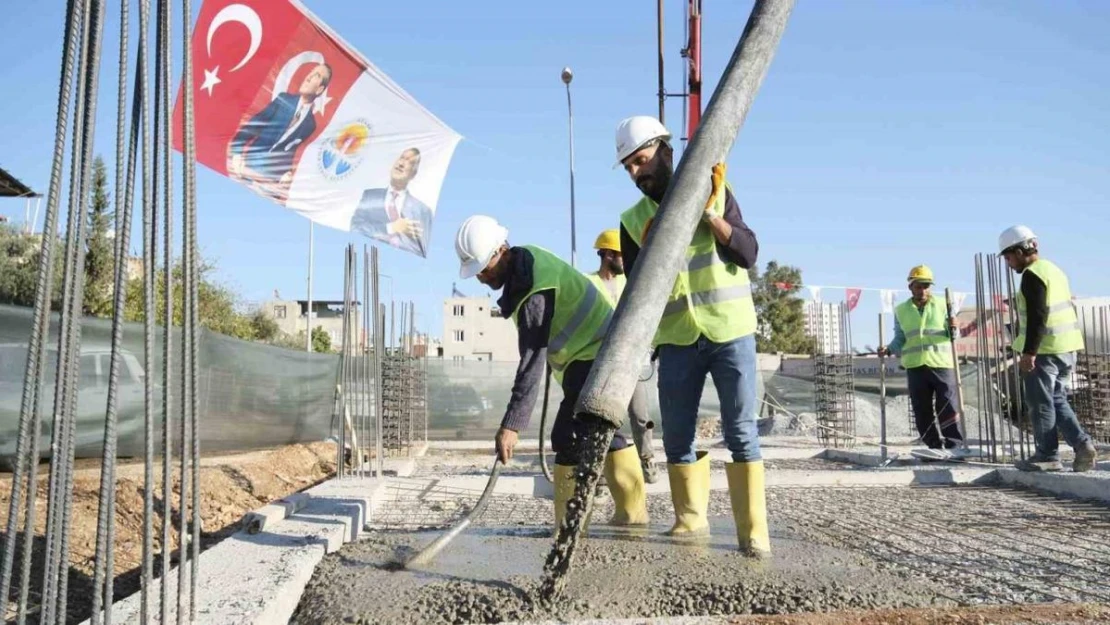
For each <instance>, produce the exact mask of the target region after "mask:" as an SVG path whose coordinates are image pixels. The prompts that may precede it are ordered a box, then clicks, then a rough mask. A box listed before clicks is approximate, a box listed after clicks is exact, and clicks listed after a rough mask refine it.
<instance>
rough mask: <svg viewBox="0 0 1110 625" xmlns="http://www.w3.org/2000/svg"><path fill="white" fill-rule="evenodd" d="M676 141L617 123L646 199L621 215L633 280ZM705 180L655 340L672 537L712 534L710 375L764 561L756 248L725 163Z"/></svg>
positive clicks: (650, 122) (749, 546)
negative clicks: (705, 194) (706, 416)
mask: <svg viewBox="0 0 1110 625" xmlns="http://www.w3.org/2000/svg"><path fill="white" fill-rule="evenodd" d="M670 141H671V133H670V132H669V131H668V130H667V129H666V128H665V127H664V126H663V124H661V123H659V120H657V119H655V118H654V117H649V116H637V117H629V118H627V119H625V120H624V121H622V122H621V123H620V124H619V125H618V126H617V163H618V164H619V165H621V166H623V167H624V170H625V171H626V172H627V173H628V176H629V177H630V178H631V179H632V181H633V182H634V183H635V184H636V187H637V188H638V189H639V190H640V191H641V192H642V193H643V197H641V198H640V200H639V201H638V202H637V203H636V204H635V205H633V206H632V208H629V209H628V210H626V211H625V212H624V213H623V214H622V215H621V252H622V253H623V256H624V264H625V267H626V269H627V271H628V273H629V275H630V276H631V275H634V272H635V271H636V257H637V255H638V254H639V251H640V248H642V247H643V246H644V245H645V243H646V241H647V240H648V238H649V237H650V236H651V225H652V222H653V221H654V219H655V214H656V211H658V210H659V204H660V202H662V201H663V196H664V195H665V194H666V192H667V187H669V186H670V183H671V178H672V177H673V176H674V163H673V156H674V152H673V151H672V149H671V144H670ZM705 174H706V175H711V176H712V192H711V194H710V196H709V198H708V200H707V201H706V204H705V212H704V214H703V216H702V219H701V222H700V223H699V224H698V225H697V229H696V230H695V231H694V236H693V239H691V241H690V244H689V246H688V247H687V249H686V264H685V266H684V267H682V269H681V271H680V272H679V274H678V277H677V279H676V280H675V283H674V286H673V288H672V290H671V294H670V296H669V297H668V299H667V304H666V307H665V308H664V309H663V317H662V319H661V320H660V322H659V328H658V329H657V330H656V333H655V338H654V340H653V341H652V343H653V345H655V346H656V347H657V348H658V350H659V408H660V412H661V413H662V420H663V449H664V450H665V451H666V453H667V477H668V478H669V480H670V486H671V502H672V503H673V504H674V511H675V523H674V526H673V527H672V528H671V529H670V531H669V532H668V533H669V534H671V535H679V536H681V535H691V534H694V535H697V534H706V533H708V532H709V519H708V517H707V512H708V508H709V456H708V454H707V452H705V451H698V450H697V448H696V445H695V438H696V434H697V422H698V412H699V411H698V408H699V406H700V404H701V395H702V391H703V390H704V388H705V377H706V375H711V376H713V384H714V386H716V387H717V396H718V398H719V399H720V402H721V431H722V433H723V434H724V439H725V445H727V446H728V450H729V451H730V452H731V453H732V462H730V463H728V464H726V465H725V473H726V475H727V476H728V490H729V495H730V498H731V503H732V514H733V518H734V519H735V521H736V534H737V540H738V542H739V544H740V550H741V551H742V552H743V553H745V554H746V555H748V556H751V557H764V556H768V555H770V553H771V540H770V535H769V532H768V528H767V503H766V490H765V486H764V472H763V471H764V467H763V456H762V453H761V451H760V445H759V429H758V427H757V425H756V413H757V410H756V408H757V406H758V402H759V400H758V398H757V397H756V376H757V375H758V372H757V370H756V353H755V331H756V328H757V326H758V323H757V319H756V314H755V305H754V302H753V301H752V290H751V284H750V282H749V279H748V270H749V269H750V268H752V267H754V266H755V263H756V256H757V254H758V251H759V244H758V242H757V241H756V238H755V233H754V232H752V230H751V228H749V227H748V226H747V224H745V223H744V219H743V217H742V216H741V214H740V207H739V205H738V204H737V202H736V198H735V197H733V194H732V190H731V187H730V186H729V184H728V183H727V182H726V181H725V165H724V163H718V164H717V165H715V166H714V167H713V170H712V172H705Z"/></svg>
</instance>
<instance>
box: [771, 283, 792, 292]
mask: <svg viewBox="0 0 1110 625" xmlns="http://www.w3.org/2000/svg"><path fill="white" fill-rule="evenodd" d="M775 287H776V288H778V289H779V290H780V291H789V290H790V289H792V288H794V285H793V284H790V283H789V282H776V283H775Z"/></svg>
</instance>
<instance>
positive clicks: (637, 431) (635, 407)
mask: <svg viewBox="0 0 1110 625" xmlns="http://www.w3.org/2000/svg"><path fill="white" fill-rule="evenodd" d="M594 249H595V250H597V256H598V258H599V259H600V261H601V265H600V266H599V267H598V269H597V271H595V272H593V273H588V274H586V277H587V278H589V279H590V282H593V283H594V286H596V287H597V288H598V290H600V291H601V293H602V294H603V295H605V297H606V299H608V300H609V303H610V304H612V305H613V307H614V308H616V306H617V302H618V301H620V298H621V294H622V293H624V286H625V284H627V282H628V281H627V280H626V279H625V277H624V258H623V257H622V256H621V234H620V231H619V230H617V229H615V228H614V229H611V230H606V231H604V232H602V233H601V234H599V235H597V240H596V241H594ZM653 374H654V371H653V370H652V364H651V362H650V360H649V359H648V358H645V359H644V371H643V372H642V374H641V375H640V381H639V382H638V383H637V384H636V390H635V391H634V392H633V393H632V403H630V404H629V405H628V424H629V426H630V427H631V428H632V441H633V442H634V443H635V444H636V449H637V450H638V451H639V453H640V464H641V466H642V467H643V471H644V481H646V482H647V483H649V484H654V483H655V482H656V481H657V480H658V479H659V474H658V473H657V472H656V470H655V461H654V456H655V452H654V450H653V448H652V434H653V430H654V429H655V423H654V422H653V421H652V420H651V416H650V415H649V414H648V393H649V389H648V380H650V379H651V377H652V375H653Z"/></svg>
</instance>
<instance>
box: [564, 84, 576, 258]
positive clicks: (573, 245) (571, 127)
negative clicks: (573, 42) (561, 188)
mask: <svg viewBox="0 0 1110 625" xmlns="http://www.w3.org/2000/svg"><path fill="white" fill-rule="evenodd" d="M562 76H563V84H564V85H566V86H567V119H568V121H569V133H570V266H571V267H576V266H577V265H576V260H577V258H576V257H577V255H578V245H577V239H576V236H575V234H576V228H575V222H574V109H573V108H572V107H571V104H570V81H572V80H574V73H573V72H571V71H570V68H569V67H564V68H563V74H562Z"/></svg>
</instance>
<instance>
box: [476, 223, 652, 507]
mask: <svg viewBox="0 0 1110 625" xmlns="http://www.w3.org/2000/svg"><path fill="white" fill-rule="evenodd" d="M508 239H509V231H508V230H507V229H506V228H505V227H503V226H502V225H501V224H499V223H497V221H496V220H495V219H493V218H492V217H486V216H484V215H475V216H473V217H470V218H469V219H467V220H466V221H464V222H463V224H462V226H461V227H460V228H459V231H458V233H457V235H456V236H455V252H456V253H457V254H458V256H459V262H460V263H461V269H460V276H461V277H462V278H464V279H467V278H474V277H476V278H478V281H479V282H481V283H482V284H485V285H486V286H488V287H490V288H491V289H493V290H495V291H497V290H500V291H501V297H500V298H499V299H498V300H497V305H498V307H499V308H500V311H501V314H502V315H503V316H504V317H507V318H510V319H512V320H513V322H514V323H515V324H516V327H517V331H518V333H519V337H518V342H519V345H520V365H519V367H518V368H517V373H516V379H515V381H514V383H513V389H512V395H511V397H510V398H509V405H508V407H507V408H506V409H505V416H504V418H503V419H502V421H501V427H500V429H498V431H497V435H496V437H495V439H494V446H495V449H496V452H497V455H498V457H499V458H500V460H501V461H502V462H505V463H508V462H509V461H510V460H512V458H513V450H514V448H515V447H516V445H517V442H518V440H519V432H520V431H521V430H522V429H524V428H526V427H527V426H528V422H529V420H530V417H531V415H532V410H533V409H534V408H535V405H536V398H537V397H538V396H539V393H540V387H541V383H542V381H543V375H544V364H545V362H546V364H547V365H548V366H550V367H551V370H552V372H553V374H554V376H555V379H556V380H558V381H559V384H560V385H561V386H562V389H563V401H562V403H560V404H559V411H558V413H557V414H556V416H555V423H554V424H553V426H552V430H551V447H552V448H553V449H554V450H555V475H554V481H555V524H556V527H558V526H559V525H560V524H561V523H562V521H563V519H564V517H565V513H566V506H567V501H569V500H570V498H571V496H572V495H573V494H574V484H575V468H576V466H577V465H578V461H579V459H580V458H579V456H580V448H579V446H580V445H581V444H582V442H583V440H584V439H585V434H586V432H585V423H584V421H583V420H582V419H577V418H575V414H574V406H575V404H576V403H577V402H578V395H579V394H580V393H581V391H582V387H583V385H584V384H585V383H586V377H587V376H588V375H589V373H590V367H591V366H592V365H593V361H594V358H595V357H596V356H597V352H598V349H599V348H600V347H601V340H602V339H603V338H604V336H605V333H606V331H607V330H608V328H609V322H610V320H611V319H612V316H613V306H612V305H611V304H610V303H609V301H608V300H607V299H606V298H605V297H604V296H602V295H601V293H600V292H599V291H598V290H597V288H595V287H594V285H593V284H591V283H590V281H589V280H588V279H587V278H586V276H584V275H582V273H580V272H579V271H577V270H575V269H574V268H573V267H571V266H570V265H569V264H567V263H566V262H564V261H563V260H562V259H560V258H559V257H557V256H555V255H554V254H552V253H551V252H548V251H547V250H545V249H543V248H540V247H537V246H534V245H523V246H519V247H513V246H510V245H509V243H508ZM604 472H605V477H606V479H607V481H608V484H609V490H610V491H611V492H612V494H613V502H614V504H615V507H616V510H615V512H614V515H613V517H612V519H611V521H610V522H611V523H613V524H616V525H646V524H647V522H648V513H647V499H646V494H645V490H644V476H643V472H642V470H641V468H640V463H639V459H638V456H637V454H636V449H635V448H634V447H633V446H632V445H630V444H629V443H628V441H627V440H626V439H625V438H624V437H623V436H622V435H621V434H620V433H619V432H618V433H617V434H615V435H614V436H613V441H612V443H611V444H610V446H609V453H608V454H607V456H606V459H605V469H604Z"/></svg>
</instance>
